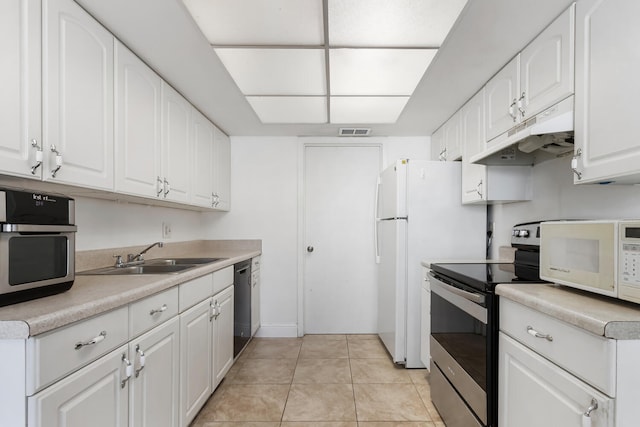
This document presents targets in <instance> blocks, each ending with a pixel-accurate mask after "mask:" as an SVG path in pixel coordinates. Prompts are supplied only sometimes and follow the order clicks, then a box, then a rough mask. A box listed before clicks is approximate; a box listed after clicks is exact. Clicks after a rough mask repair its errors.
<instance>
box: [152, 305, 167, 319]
mask: <svg viewBox="0 0 640 427" xmlns="http://www.w3.org/2000/svg"><path fill="white" fill-rule="evenodd" d="M164 311H167V304H162V307H160V308H154V309H152V310H151V311H150V312H149V315H150V316H153V315H154V314H158V313H162V312H164Z"/></svg>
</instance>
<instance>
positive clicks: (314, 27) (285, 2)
mask: <svg viewBox="0 0 640 427" xmlns="http://www.w3.org/2000/svg"><path fill="white" fill-rule="evenodd" d="M184 4H185V5H186V6H187V9H189V12H190V13H191V15H192V16H193V18H194V20H195V21H196V23H197V24H198V26H199V27H200V29H201V31H202V32H203V33H204V35H205V37H206V38H207V40H209V43H211V44H213V45H244V46H267V45H294V44H295V45H307V46H308V45H316V46H319V45H322V44H324V29H323V23H322V19H323V17H322V0H268V1H265V0H261V1H247V0H242V1H239V0H184Z"/></svg>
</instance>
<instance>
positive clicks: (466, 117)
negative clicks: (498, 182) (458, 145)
mask: <svg viewBox="0 0 640 427" xmlns="http://www.w3.org/2000/svg"><path fill="white" fill-rule="evenodd" d="M460 117H461V120H460V122H461V126H460V128H461V134H462V137H461V140H462V142H463V146H462V168H461V169H462V203H463V204H467V203H477V202H484V201H486V195H487V192H486V190H485V186H486V184H487V171H486V166H484V165H476V164H472V163H469V158H470V157H471V156H473V155H475V154H477V153H479V152H481V151H482V149H483V148H484V142H485V121H484V88H483V89H481V90H480V92H478V93H477V94H476V95H475V96H474V97H473V98H471V99H470V100H469V102H467V103H466V104H465V106H464V107H462V110H461V113H460Z"/></svg>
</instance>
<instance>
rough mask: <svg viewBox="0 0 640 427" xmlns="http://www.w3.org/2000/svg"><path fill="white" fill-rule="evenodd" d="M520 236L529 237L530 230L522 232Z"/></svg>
mask: <svg viewBox="0 0 640 427" xmlns="http://www.w3.org/2000/svg"><path fill="white" fill-rule="evenodd" d="M518 235H519V236H520V237H529V230H520V233H518Z"/></svg>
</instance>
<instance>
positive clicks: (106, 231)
mask: <svg viewBox="0 0 640 427" xmlns="http://www.w3.org/2000/svg"><path fill="white" fill-rule="evenodd" d="M74 198H75V200H76V224H77V225H78V233H77V235H76V249H77V250H79V251H84V250H89V249H104V248H113V247H122V246H134V245H146V244H151V243H153V242H156V241H160V240H162V241H165V242H179V241H185V240H195V239H203V238H207V236H206V235H205V234H204V233H203V229H202V227H201V218H202V217H201V215H200V213H199V212H193V211H185V210H181V209H173V208H164V207H157V206H144V205H138V204H133V203H124V202H116V201H110V200H101V199H91V198H86V197H74ZM163 221H168V222H170V223H171V227H172V233H171V238H170V239H163V238H162V222H163Z"/></svg>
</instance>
